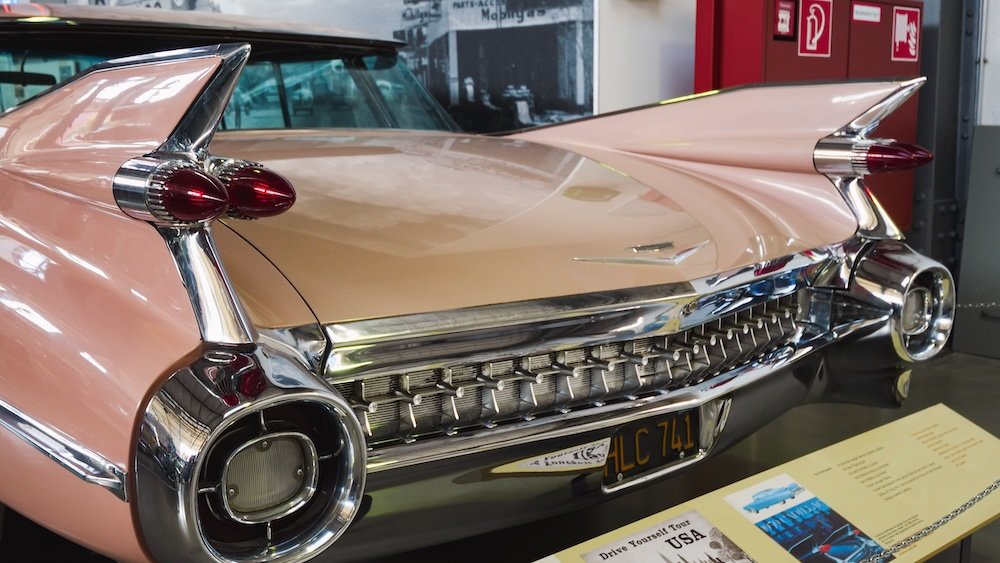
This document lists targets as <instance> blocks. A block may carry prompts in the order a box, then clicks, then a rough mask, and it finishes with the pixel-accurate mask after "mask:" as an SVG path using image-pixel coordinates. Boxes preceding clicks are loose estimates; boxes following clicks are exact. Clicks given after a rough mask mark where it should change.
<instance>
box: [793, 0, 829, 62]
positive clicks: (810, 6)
mask: <svg viewBox="0 0 1000 563" xmlns="http://www.w3.org/2000/svg"><path fill="white" fill-rule="evenodd" d="M832 35H833V0H802V4H801V5H800V6H799V56H800V57H829V56H830V53H831V50H832V46H833V39H832V37H831V36H832Z"/></svg>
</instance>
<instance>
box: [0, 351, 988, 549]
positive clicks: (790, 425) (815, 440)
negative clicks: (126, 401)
mask: <svg viewBox="0 0 1000 563" xmlns="http://www.w3.org/2000/svg"><path fill="white" fill-rule="evenodd" d="M936 403H945V404H946V405H948V406H949V407H951V408H952V409H954V410H955V411H957V412H959V413H960V414H962V415H963V416H965V417H966V418H968V419H970V420H971V421H972V422H974V423H976V424H978V425H979V426H982V427H983V428H985V429H986V430H988V431H990V432H991V433H993V434H994V435H998V436H1000V409H998V408H997V406H998V403H1000V360H991V359H987V358H981V357H977V356H970V355H967V354H949V355H947V356H945V357H943V358H940V359H938V360H935V361H933V362H930V363H928V364H926V365H924V366H921V367H920V368H918V369H916V370H914V373H913V384H912V389H911V395H910V400H909V401H907V403H906V404H905V405H904V406H903V407H902V408H900V409H891V410H890V409H878V408H872V407H862V406H853V405H843V404H822V405H808V406H804V407H799V408H796V409H794V410H792V411H790V412H788V413H786V414H785V415H784V416H782V417H781V418H779V419H778V420H776V421H774V422H773V423H771V425H770V426H769V427H767V428H766V429H765V430H763V431H761V432H758V433H757V434H755V435H753V436H751V437H750V438H748V439H746V440H744V441H743V442H742V443H740V444H739V445H738V446H736V447H734V448H732V449H730V450H728V451H727V452H724V453H723V454H720V455H719V456H717V457H715V458H713V459H711V460H709V461H707V462H706V463H704V464H702V465H701V466H700V467H699V468H698V469H697V470H696V471H691V472H688V473H685V474H683V475H680V476H678V477H676V478H673V479H670V480H668V481H665V482H662V483H658V484H656V485H653V486H650V487H646V488H643V489H641V490H639V491H637V492H634V493H630V494H626V495H623V496H620V497H618V498H614V499H611V500H609V501H607V502H605V503H602V504H600V505H598V506H596V507H592V508H590V509H587V510H582V511H578V512H576V513H571V514H567V515H564V516H562V517H558V518H552V519H549V520H543V521H540V522H535V523H532V524H528V525H524V526H520V527H517V528H511V529H507V530H503V531H501V532H497V533H493V534H487V535H483V536H477V537H474V538H470V539H467V540H463V541H459V542H454V543H452V544H448V545H446V546H436V547H433V548H428V549H424V550H420V551H416V552H413V553H408V554H404V555H401V556H398V557H394V558H391V559H385V560H383V561H385V562H386V563H388V562H393V563H396V562H403V561H406V562H411V561H413V562H421V561H427V562H431V561H434V562H439V561H463V562H465V561H476V562H489V561H496V562H518V561H534V560H535V559H538V558H541V557H544V556H546V555H548V554H550V553H553V552H556V551H559V550H561V549H563V548H566V547H568V546H571V545H575V544H577V543H580V542H582V541H584V540H586V539H589V538H591V537H593V536H596V535H598V534H601V533H604V532H607V531H609V530H612V529H615V528H617V527H619V526H622V525H625V524H627V523H629V522H632V521H634V520H637V519H639V518H642V517H644V516H647V515H649V514H652V513H654V512H658V511H660V510H663V509H665V508H668V507H670V506H673V505H675V504H678V503H681V502H684V501H686V500H689V499H691V498H694V497H696V496H699V495H701V494H704V493H707V492H709V491H711V490H714V489H716V488H718V487H721V486H724V485H728V484H730V483H732V482H734V481H738V480H740V479H743V478H745V477H749V476H751V475H753V474H755V473H757V472H759V471H762V470H765V469H768V468H770V467H772V466H775V465H778V464H781V463H784V462H786V461H789V460H791V459H794V458H796V457H799V456H802V455H805V454H807V453H810V452H812V451H815V450H817V449H820V448H823V447H825V446H828V445H830V444H833V443H836V442H839V441H840V440H844V439H846V438H849V437H851V436H854V435H856V434H858V433H860V432H864V431H866V430H869V429H872V428H874V427H876V426H879V425H882V424H885V423H887V422H890V421H892V420H895V419H897V418H900V417H902V416H906V415H908V414H911V413H914V412H916V411H919V410H921V409H923V408H925V407H928V406H930V405H934V404H936ZM762 436H768V437H769V438H768V439H767V440H764V439H762V438H761V437H762ZM997 462H998V464H1000V460H997ZM81 516H82V515H81ZM6 520H7V521H6V527H5V529H4V533H3V538H2V539H0V560H3V561H17V562H20V561H45V562H49V561H74V562H76V561H80V562H98V561H106V560H105V559H103V558H101V557H99V556H96V555H93V554H90V553H88V552H87V551H85V550H82V549H80V548H77V547H75V546H73V545H72V544H70V543H69V542H66V541H65V540H62V539H61V538H58V537H55V536H52V535H51V534H49V533H47V532H45V531H44V530H42V529H40V528H38V527H37V526H34V525H33V524H31V523H29V522H27V521H26V520H24V519H23V518H20V517H18V516H17V515H16V514H10V513H8V515H7V518H6ZM8 557H9V559H8ZM931 561H933V562H934V563H951V562H954V563H958V562H959V553H958V549H957V546H956V547H955V548H953V549H950V550H948V551H945V552H944V553H942V554H939V555H938V556H936V557H935V558H933V559H932V560H931ZM968 561H971V562H973V563H981V562H1000V521H995V522H994V523H993V524H991V525H989V526H987V527H985V528H983V529H982V530H980V531H979V532H977V533H976V534H975V535H974V536H973V539H972V556H971V559H969V560H968ZM963 563H964V562H963Z"/></svg>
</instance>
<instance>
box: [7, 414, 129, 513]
mask: <svg viewBox="0 0 1000 563" xmlns="http://www.w3.org/2000/svg"><path fill="white" fill-rule="evenodd" d="M0 426H2V427H4V428H6V429H7V430H10V431H11V432H12V433H13V434H14V435H15V436H17V437H19V438H21V439H22V440H24V441H25V442H27V443H29V444H31V445H32V446H34V447H35V449H37V450H38V451H40V452H42V453H43V454H45V455H46V456H47V457H48V458H49V459H51V460H52V461H55V462H56V463H58V464H59V465H61V466H62V467H63V468H64V469H66V470H68V471H69V472H70V473H72V474H73V475H76V476H77V477H79V478H80V479H83V480H84V481H87V482H88V483H93V484H95V485H99V486H101V487H104V488H105V489H107V490H109V491H111V493H112V494H113V495H115V496H116V497H118V498H119V499H121V500H123V501H125V502H128V492H127V487H126V482H125V480H126V473H125V471H124V470H122V469H120V468H119V467H118V466H116V465H115V464H113V463H111V462H110V461H108V460H107V459H105V458H103V457H101V456H100V455H99V454H97V453H94V452H92V451H91V450H89V449H87V448H85V447H83V446H82V445H80V444H78V443H76V442H75V441H73V439H72V438H70V437H68V436H66V435H65V434H63V433H61V432H59V431H58V430H56V429H54V428H51V427H48V426H46V425H44V424H42V423H41V422H39V421H37V420H35V419H34V418H32V417H30V416H28V415H27V414H25V413H24V412H22V411H20V410H19V409H17V408H16V407H14V406H13V405H11V404H9V403H7V402H5V401H3V400H2V399H0Z"/></svg>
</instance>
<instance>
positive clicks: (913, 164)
mask: <svg viewBox="0 0 1000 563" xmlns="http://www.w3.org/2000/svg"><path fill="white" fill-rule="evenodd" d="M814 159H815V162H816V170H818V171H819V172H821V173H823V174H827V175H830V176H868V175H871V174H881V173H884V172H898V171H901V170H909V169H911V168H917V167H919V166H923V165H924V164H927V163H928V162H930V161H931V160H934V155H933V154H932V153H931V152H930V151H929V150H927V149H925V148H923V147H921V146H918V145H912V144H908V143H900V142H897V141H896V140H895V139H868V138H864V137H840V136H833V137H827V138H826V139H823V140H822V141H820V142H819V144H818V145H816V152H815V156H814Z"/></svg>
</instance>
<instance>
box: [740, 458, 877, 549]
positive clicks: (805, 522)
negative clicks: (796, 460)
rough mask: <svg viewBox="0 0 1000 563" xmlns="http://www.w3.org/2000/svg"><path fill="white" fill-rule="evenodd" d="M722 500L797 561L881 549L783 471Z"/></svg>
mask: <svg viewBox="0 0 1000 563" xmlns="http://www.w3.org/2000/svg"><path fill="white" fill-rule="evenodd" d="M726 502H728V503H729V504H730V505H731V506H732V507H733V508H734V509H736V510H737V511H739V512H740V513H741V514H742V515H743V516H744V517H745V518H747V519H748V520H750V521H751V522H753V523H754V524H755V525H756V526H757V527H758V528H759V529H760V530H762V531H763V532H764V533H765V534H767V535H768V536H769V537H770V538H771V539H773V540H774V541H775V542H777V543H778V544H779V545H780V546H781V547H783V548H784V549H785V550H786V551H788V553H790V554H791V555H792V556H793V557H795V558H796V559H798V560H799V561H807V562H809V563H826V562H836V563H848V562H857V561H863V560H865V559H867V558H869V557H872V556H874V555H878V554H879V553H881V552H882V546H880V545H879V544H878V542H876V541H875V540H873V539H872V538H871V537H870V536H868V535H867V534H865V533H864V532H862V531H861V530H859V529H858V528H857V527H856V526H854V525H853V524H851V523H850V522H848V521H847V519H845V518H844V517H843V516H841V515H840V514H839V513H837V512H836V511H835V510H833V509H832V508H830V506H829V505H827V504H826V503H825V502H823V501H822V500H821V499H820V498H818V497H817V496H816V495H814V494H812V493H811V492H809V491H808V490H807V489H805V488H804V487H802V486H801V485H800V484H799V483H798V482H797V481H796V480H795V479H793V478H792V477H790V476H789V475H779V476H777V477H775V478H773V479H768V480H767V481H763V482H761V483H758V484H756V485H754V486H752V487H749V488H746V489H743V490H742V491H740V492H738V493H734V494H732V495H729V496H727V497H726ZM891 560H892V558H891V557H886V558H885V559H883V561H891Z"/></svg>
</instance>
